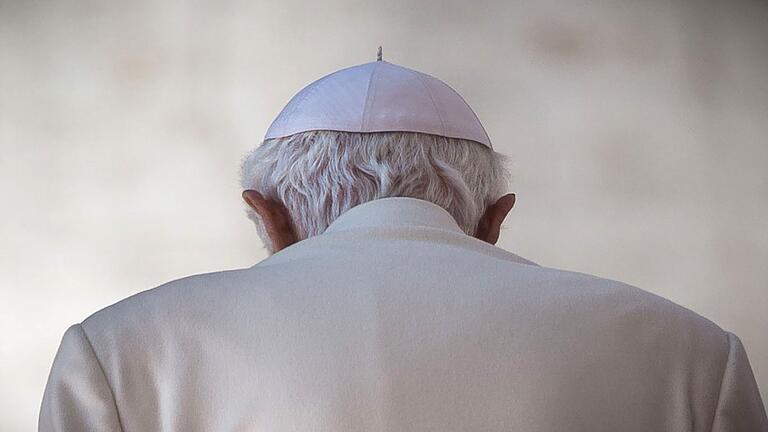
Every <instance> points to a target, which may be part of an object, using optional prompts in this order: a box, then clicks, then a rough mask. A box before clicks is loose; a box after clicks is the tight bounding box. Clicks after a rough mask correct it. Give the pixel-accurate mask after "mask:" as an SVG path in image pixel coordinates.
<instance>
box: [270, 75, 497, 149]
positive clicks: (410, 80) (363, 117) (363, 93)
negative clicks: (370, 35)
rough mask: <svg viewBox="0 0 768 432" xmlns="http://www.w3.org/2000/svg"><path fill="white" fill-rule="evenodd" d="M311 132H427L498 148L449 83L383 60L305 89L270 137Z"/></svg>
mask: <svg viewBox="0 0 768 432" xmlns="http://www.w3.org/2000/svg"><path fill="white" fill-rule="evenodd" d="M311 130H335V131H347V132H394V131H404V132H423V133H428V134H433V135H440V136H444V137H450V138H461V139H466V140H471V141H476V142H478V143H481V144H483V145H485V146H487V147H489V148H492V147H491V140H490V138H489V137H488V134H487V133H486V132H485V129H484V128H483V125H482V124H481V123H480V120H479V119H478V118H477V115H476V114H475V112H474V111H472V108H470V107H469V105H468V104H467V102H465V101H464V99H463V98H462V97H461V96H460V95H459V94H458V93H457V92H456V91H455V90H454V89H452V88H451V87H450V86H448V84H446V83H444V82H442V81H440V80H439V79H437V78H435V77H433V76H430V75H427V74H425V73H422V72H418V71H415V70H412V69H408V68H405V67H402V66H398V65H396V64H393V63H389V62H386V61H383V60H377V61H374V62H371V63H365V64H361V65H357V66H352V67H348V68H345V69H341V70H339V71H336V72H333V73H331V74H329V75H326V76H324V77H322V78H320V79H318V80H317V81H314V82H312V83H311V84H309V85H308V86H306V87H304V88H303V89H302V90H301V91H299V92H298V93H297V94H296V95H295V96H294V97H293V98H291V100H290V101H289V102H288V105H286V106H285V108H283V110H282V111H281V112H280V114H278V116H277V118H276V119H275V121H273V122H272V125H271V126H270V127H269V129H268V130H267V134H266V136H265V139H270V138H279V137H285V136H288V135H293V134H295V133H299V132H306V131H311Z"/></svg>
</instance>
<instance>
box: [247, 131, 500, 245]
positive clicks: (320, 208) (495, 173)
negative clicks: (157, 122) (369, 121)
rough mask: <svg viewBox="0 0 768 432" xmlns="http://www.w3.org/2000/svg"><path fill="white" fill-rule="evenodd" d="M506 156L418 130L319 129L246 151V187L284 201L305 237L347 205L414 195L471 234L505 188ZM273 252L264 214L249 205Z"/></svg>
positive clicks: (298, 232)
mask: <svg viewBox="0 0 768 432" xmlns="http://www.w3.org/2000/svg"><path fill="white" fill-rule="evenodd" d="M505 163H506V159H505V157H504V156H503V155H502V154H500V153H496V152H495V151H493V150H492V149H491V148H488V147H486V146H484V145H481V144H479V143H477V142H474V141H470V140H464V139H457V138H447V137H443V136H438V135H431V134H425V133H418V132H373V133H358V132H341V131H330V130H314V131H308V132H301V133H297V134H294V135H290V136H287V137H282V138H273V139H267V140H265V141H264V143H262V145H260V146H258V147H257V148H255V149H254V150H252V151H251V152H250V153H248V155H247V156H246V157H245V159H244V160H243V163H242V170H241V185H242V187H243V189H247V190H248V189H249V190H255V191H258V192H259V193H260V194H261V195H263V196H264V197H265V198H268V199H271V200H274V201H276V202H279V203H281V204H282V205H283V206H284V207H285V209H286V210H287V212H288V214H289V215H290V219H291V223H292V225H293V229H294V231H295V233H296V236H297V237H298V238H297V240H302V239H305V238H308V237H312V236H315V235H318V234H321V233H322V232H323V231H324V230H325V229H326V228H327V227H328V225H330V223H331V222H333V221H334V220H335V219H336V218H337V217H338V216H339V215H341V214H342V213H344V212H345V211H347V210H349V209H350V208H352V207H354V206H356V205H358V204H362V203H364V202H367V201H372V200H375V199H379V198H386V197H397V196H399V197H411V198H418V199H423V200H425V201H430V202H432V203H434V204H437V205H439V206H441V207H443V208H444V209H445V210H447V211H448V212H449V213H450V214H451V215H452V216H453V217H454V218H455V219H456V222H457V223H458V224H459V226H460V227H461V228H462V230H464V232H466V233H467V234H469V235H474V234H475V230H476V229H477V226H478V222H479V221H480V218H481V217H482V215H483V212H484V211H485V209H486V207H487V206H488V205H489V204H492V203H493V202H494V201H495V200H496V199H498V198H499V197H500V196H501V195H502V194H503V193H504V191H505V188H506V186H507V182H508V181H509V172H508V170H507V168H506V166H505ZM247 211H248V216H249V218H250V219H251V220H253V221H254V222H255V223H256V227H257V230H258V232H259V236H260V237H261V238H262V240H263V241H264V243H265V244H266V245H267V248H268V249H269V250H271V247H270V242H269V237H268V236H267V235H266V233H265V228H264V225H263V223H262V220H261V219H262V218H261V217H260V216H259V215H258V214H257V213H256V212H255V211H253V209H252V208H248V209H247Z"/></svg>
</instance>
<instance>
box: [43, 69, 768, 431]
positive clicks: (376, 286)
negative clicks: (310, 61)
mask: <svg viewBox="0 0 768 432" xmlns="http://www.w3.org/2000/svg"><path fill="white" fill-rule="evenodd" d="M506 181H507V172H506V170H505V168H504V160H503V158H502V156H501V155H499V154H498V153H496V152H494V151H493V149H492V147H491V142H490V139H489V138H488V135H487V134H486V133H485V130H484V129H483V127H482V125H481V124H480V122H479V120H478V119H477V117H476V116H475V114H474V113H473V112H472V110H471V109H470V108H469V106H468V105H467V104H466V103H465V102H464V100H463V99H462V98H461V97H460V96H459V95H458V94H457V93H456V92H455V91H453V90H452V89H451V88H450V87H448V86H447V85H446V84H444V83H443V82H441V81H439V80H437V79H436V78H433V77H431V76H429V75H425V74H422V73H420V72H416V71H413V70H411V69H407V68H403V67H400V66H397V65H394V64H392V63H388V62H385V61H382V60H379V61H376V62H372V63H367V64H363V65H359V66H355V67H352V68H347V69H343V70H341V71H337V72H335V73H333V74H330V75H327V76H325V77H323V78H322V79H320V80H317V81H315V82H313V83H312V84H310V85H309V86H307V87H306V88H304V89H303V90H302V91H301V92H299V93H298V94H297V95H296V96H294V98H293V99H291V101H290V102H289V103H288V105H287V106H286V107H285V108H284V109H283V111H282V112H281V113H280V114H279V115H278V117H277V119H276V120H275V121H274V122H273V124H272V126H271V127H270V129H269V130H268V131H267V135H266V138H265V141H264V143H263V144H262V145H261V146H259V147H258V148H256V149H255V150H254V151H253V152H251V153H250V154H249V155H248V156H247V157H246V159H245V160H244V163H243V167H242V184H243V187H244V189H245V191H244V192H243V198H244V200H245V202H246V203H247V204H248V212H249V216H250V217H251V219H253V221H254V222H255V223H256V226H257V230H258V232H259V234H260V236H261V238H262V239H263V241H264V243H265V244H266V246H267V249H268V252H269V253H270V256H269V257H268V258H267V259H265V260H263V261H261V262H260V263H258V264H256V265H254V266H253V267H250V268H246V269H241V270H234V271H225V272H219V273H211V274H204V275H197V276H191V277H187V278H184V279H180V280H176V281H173V282H169V283H167V284H165V285H162V286H160V287H157V288H155V289H152V290H149V291H145V292H143V293H140V294H137V295H135V296H133V297H130V298H128V299H126V300H123V301H121V302H119V303H117V304H115V305H112V306H110V307H108V308H106V309H103V310H101V311H99V312H96V313H95V314H93V315H92V316H90V317H89V318H87V319H86V320H85V321H83V322H82V323H80V324H77V325H74V326H72V327H70V328H69V329H68V330H67V331H66V333H65V334H64V337H63V340H62V343H61V347H60V348H59V352H58V353H57V355H56V359H55V361H54V364H53V368H52V371H51V374H50V377H49V381H48V385H47V388H46V392H45V395H44V398H43V404H42V409H41V413H40V430H41V431H270V432H279V431H313V432H320V431H328V432H330V431H333V432H339V431H398V432H405V431H419V432H423V431H443V432H446V431H566V430H567V431H760V430H768V421H766V416H765V412H764V408H763V404H762V401H761V398H760V395H759V393H758V389H757V385H756V383H755V379H754V377H753V374H752V370H751V368H750V365H749V361H748V359H747V354H746V352H745V350H744V347H743V346H742V344H741V342H740V340H739V339H738V338H737V337H736V336H735V335H733V334H731V333H728V332H726V331H723V330H721V329H720V328H719V327H717V326H716V325H715V324H713V323H712V322H710V321H708V320H706V319H704V318H702V317H700V316H699V315H696V314H695V313H693V312H691V311H689V310H686V309H684V308H682V307H680V306H678V305H675V304H673V303H671V302H669V301H667V300H665V299H663V298H660V297H658V296H655V295H653V294H650V293H648V292H645V291H642V290H640V289H638V288H634V287H631V286H628V285H626V284H623V283H621V282H617V281H611V280H606V279H601V278H597V277H594V276H589V275H585V274H580V273H574V272H568V271H562V270H556V269H550V268H546V267H541V266H539V265H537V264H534V263H532V262H530V261H528V260H526V259H524V258H521V257H519V256H517V255H515V254H512V253H510V252H507V251H504V250H502V249H500V248H497V247H495V246H493V245H494V244H495V242H496V241H497V239H498V237H499V230H500V227H501V223H502V221H503V220H504V218H505V217H506V215H507V213H508V212H509V211H510V210H511V209H512V206H513V205H514V203H515V196H514V195H513V194H505V188H506Z"/></svg>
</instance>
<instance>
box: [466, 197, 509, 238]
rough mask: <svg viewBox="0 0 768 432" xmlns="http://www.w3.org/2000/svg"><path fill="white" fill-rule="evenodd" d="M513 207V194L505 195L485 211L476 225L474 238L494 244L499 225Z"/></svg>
mask: <svg viewBox="0 0 768 432" xmlns="http://www.w3.org/2000/svg"><path fill="white" fill-rule="evenodd" d="M514 206H515V194H513V193H511V194H506V195H504V196H503V197H501V198H499V199H498V200H496V202H495V203H493V204H491V205H489V206H488V208H486V209H485V213H483V216H482V217H481V218H480V222H479V223H478V224H477V231H476V232H475V237H476V238H478V239H480V240H482V241H484V242H488V243H490V244H496V242H497V241H498V240H499V233H500V232H501V223H502V222H504V218H506V217H507V214H508V213H509V211H510V210H512V207H514Z"/></svg>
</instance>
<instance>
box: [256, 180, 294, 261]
mask: <svg viewBox="0 0 768 432" xmlns="http://www.w3.org/2000/svg"><path fill="white" fill-rule="evenodd" d="M243 200H244V201H245V202H246V203H247V204H248V206H250V207H251V208H252V209H253V211H255V212H256V213H257V214H258V215H259V217H260V218H261V221H262V223H263V224H264V230H265V231H266V232H267V235H268V236H269V240H270V243H271V246H272V251H273V252H277V251H279V250H281V249H285V248H286V247H288V246H290V245H292V244H294V243H296V242H297V241H298V236H297V235H296V232H295V231H294V230H293V226H292V225H291V217H290V215H289V214H288V210H287V209H286V208H285V206H283V204H282V203H280V202H278V201H275V200H271V199H269V198H265V197H264V196H263V195H262V194H260V193H259V192H257V191H255V190H245V191H243Z"/></svg>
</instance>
